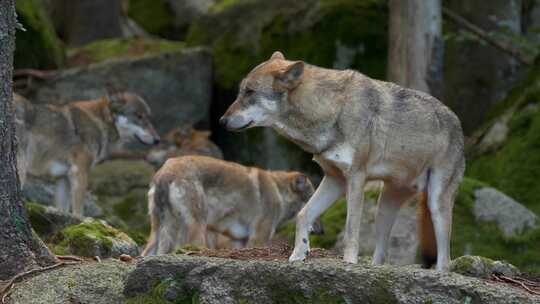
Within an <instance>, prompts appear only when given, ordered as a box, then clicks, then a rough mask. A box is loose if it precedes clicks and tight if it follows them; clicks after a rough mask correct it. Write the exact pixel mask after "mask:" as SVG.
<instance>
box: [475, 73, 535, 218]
mask: <svg viewBox="0 0 540 304" xmlns="http://www.w3.org/2000/svg"><path fill="white" fill-rule="evenodd" d="M539 101H540V63H537V64H536V66H535V68H533V69H532V71H531V73H530V75H529V77H528V79H526V80H525V81H524V82H523V83H522V84H520V85H518V86H517V87H516V88H514V89H513V90H512V91H511V92H510V94H509V96H508V97H507V98H506V99H505V100H503V101H502V102H500V103H499V104H497V106H496V107H495V108H494V109H493V110H492V111H491V112H490V114H489V115H488V117H489V120H488V123H486V124H485V126H484V127H483V128H484V129H486V128H487V127H489V126H490V125H491V124H492V123H493V122H494V121H495V120H496V118H497V117H499V116H500V115H502V114H503V113H506V112H507V111H510V113H513V114H512V116H511V119H510V122H509V129H510V131H509V134H508V138H507V140H506V142H505V143H504V145H503V146H502V147H501V148H500V149H499V150H497V151H493V152H491V153H487V154H484V155H480V156H478V157H476V158H474V159H470V160H469V161H468V166H467V174H468V175H469V176H472V177H475V178H478V179H480V180H483V181H486V182H488V183H489V184H491V185H492V186H494V187H496V188H498V189H500V190H501V191H503V192H504V193H506V194H508V195H510V196H511V197H513V198H514V199H516V200H517V201H519V202H520V203H522V204H523V205H525V206H527V207H528V208H529V209H531V210H533V211H534V212H535V213H536V214H538V215H540V178H539V177H540V111H538V102H539Z"/></svg>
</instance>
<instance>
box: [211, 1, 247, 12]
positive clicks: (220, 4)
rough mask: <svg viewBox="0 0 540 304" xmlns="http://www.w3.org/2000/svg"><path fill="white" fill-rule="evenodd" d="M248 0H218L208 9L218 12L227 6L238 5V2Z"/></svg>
mask: <svg viewBox="0 0 540 304" xmlns="http://www.w3.org/2000/svg"><path fill="white" fill-rule="evenodd" d="M248 1H250V0H218V1H216V3H214V4H213V5H212V6H211V7H210V9H209V11H210V12H211V13H220V12H222V11H224V10H226V9H228V8H231V7H234V6H235V5H238V3H241V2H248Z"/></svg>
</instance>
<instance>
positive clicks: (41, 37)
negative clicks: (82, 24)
mask: <svg viewBox="0 0 540 304" xmlns="http://www.w3.org/2000/svg"><path fill="white" fill-rule="evenodd" d="M15 4H16V10H17V15H18V21H19V22H20V23H21V24H22V25H23V27H24V28H25V29H26V30H25V31H22V30H19V31H17V35H16V42H15V43H16V50H15V59H14V66H15V69H22V68H34V69H55V68H59V67H62V66H63V64H64V58H65V54H64V46H63V44H62V42H61V41H60V39H58V37H57V36H56V32H55V30H54V27H53V25H52V22H51V20H50V18H49V15H48V14H47V11H46V9H45V7H44V6H43V3H42V2H41V0H17V1H16V3H15Z"/></svg>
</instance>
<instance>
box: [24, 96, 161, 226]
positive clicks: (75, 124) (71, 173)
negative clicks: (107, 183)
mask: <svg viewBox="0 0 540 304" xmlns="http://www.w3.org/2000/svg"><path fill="white" fill-rule="evenodd" d="M14 101H15V109H16V126H17V137H18V138H19V141H20V143H19V149H18V152H17V160H18V169H19V176H20V177H21V182H22V183H24V179H25V176H26V174H27V173H28V174H31V175H34V176H38V177H40V178H46V179H49V180H51V181H54V182H56V185H57V186H56V195H55V201H56V205H57V207H58V209H60V210H63V211H66V212H67V211H69V210H70V209H71V210H72V212H73V213H74V214H75V215H82V212H83V203H84V195H85V193H86V189H87V186H88V175H89V173H90V169H91V168H92V167H93V166H94V165H95V164H97V163H98V162H100V161H102V160H104V159H105V158H106V157H107V156H108V154H109V153H110V151H111V149H112V148H113V147H114V146H116V145H119V144H121V143H122V142H123V141H126V140H129V139H132V138H137V139H138V140H139V141H141V142H142V143H144V144H147V145H152V144H156V143H157V142H159V136H158V135H157V133H156V131H155V130H154V127H153V125H152V123H151V122H150V108H149V107H148V105H147V104H146V102H145V101H144V100H143V99H142V98H141V97H139V96H137V95H135V94H132V93H127V92H119V93H115V94H109V95H108V96H105V97H102V98H99V99H95V100H89V101H77V102H72V103H69V104H67V105H64V106H54V105H33V104H31V103H30V102H29V101H28V100H26V99H25V98H24V97H22V96H20V95H15V96H14Z"/></svg>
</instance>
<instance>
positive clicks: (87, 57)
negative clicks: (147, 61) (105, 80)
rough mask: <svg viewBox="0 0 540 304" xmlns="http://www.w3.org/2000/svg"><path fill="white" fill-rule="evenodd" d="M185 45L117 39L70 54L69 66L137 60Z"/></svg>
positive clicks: (149, 40) (164, 41)
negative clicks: (119, 59)
mask: <svg viewBox="0 0 540 304" xmlns="http://www.w3.org/2000/svg"><path fill="white" fill-rule="evenodd" d="M184 47H185V43H183V42H176V41H169V40H164V39H153V38H116V39H105V40H100V41H96V42H92V43H89V44H87V45H85V46H83V47H80V48H76V49H72V50H70V51H69V52H68V59H67V64H68V65H69V66H77V65H87V64H92V63H98V62H103V61H106V60H110V59H115V58H137V57H141V56H144V55H151V54H157V53H160V52H167V51H174V50H179V49H182V48H184Z"/></svg>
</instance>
